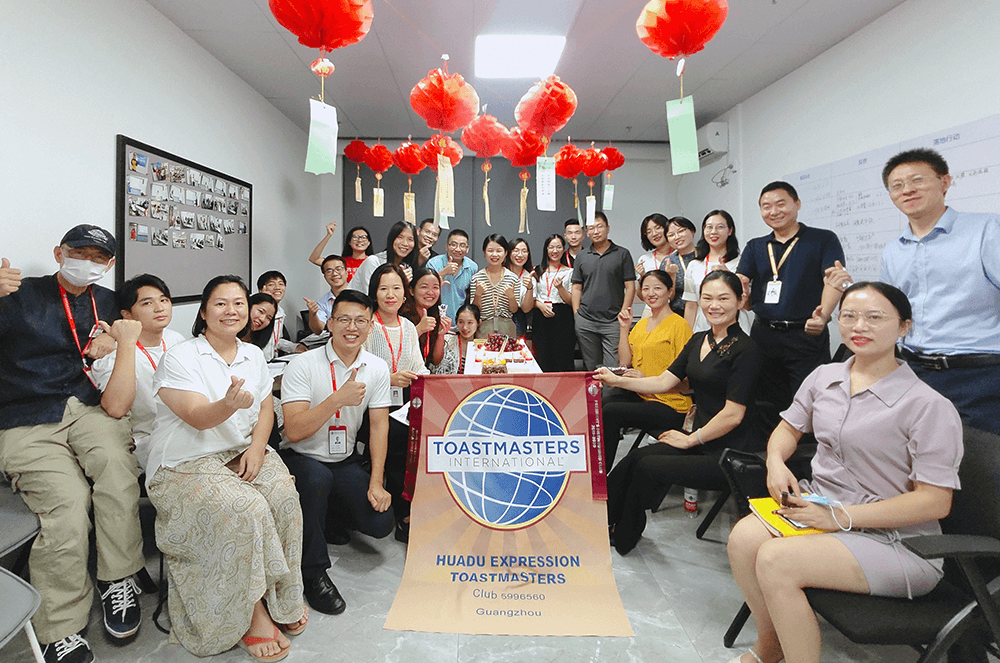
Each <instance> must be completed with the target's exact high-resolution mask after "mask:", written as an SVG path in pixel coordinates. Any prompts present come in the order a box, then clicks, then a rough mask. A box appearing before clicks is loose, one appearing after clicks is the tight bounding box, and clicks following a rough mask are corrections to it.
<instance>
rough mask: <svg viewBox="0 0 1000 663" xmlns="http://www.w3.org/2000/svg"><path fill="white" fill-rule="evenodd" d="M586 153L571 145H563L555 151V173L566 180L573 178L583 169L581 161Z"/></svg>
mask: <svg viewBox="0 0 1000 663" xmlns="http://www.w3.org/2000/svg"><path fill="white" fill-rule="evenodd" d="M586 155H587V153H586V152H585V151H583V150H580V149H578V148H577V147H576V145H573V144H572V143H571V144H569V145H563V146H562V147H560V148H559V151H558V152H557V153H556V175H558V176H559V177H564V178H566V179H568V180H571V179H573V178H574V177H576V176H577V175H579V174H580V171H582V170H583V162H584V160H585V159H586V158H587V156H586Z"/></svg>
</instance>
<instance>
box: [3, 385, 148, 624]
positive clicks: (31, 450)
mask: <svg viewBox="0 0 1000 663" xmlns="http://www.w3.org/2000/svg"><path fill="white" fill-rule="evenodd" d="M0 471H3V472H4V473H6V474H7V475H9V476H10V478H11V482H12V483H13V486H14V488H15V489H16V490H18V491H20V493H21V497H22V498H23V499H24V502H25V504H27V505H28V508H29V509H31V510H32V511H34V512H35V513H36V514H37V515H38V519H39V521H40V523H41V531H40V532H39V533H38V537H37V538H36V539H35V542H34V544H33V545H32V547H31V557H30V558H29V562H28V568H29V570H30V573H31V584H32V585H34V587H35V589H37V590H38V593H39V594H41V596H42V605H41V607H40V608H39V609H38V612H37V613H35V616H34V618H33V619H32V623H33V624H34V627H35V632H36V633H37V635H38V640H39V641H40V642H42V643H49V642H55V641H56V640H60V639H62V638H65V637H66V636H68V635H72V634H74V633H77V632H78V631H80V630H81V629H83V627H84V626H86V625H87V621H88V618H89V616H90V607H91V605H92V603H93V594H94V588H93V586H92V584H91V582H90V576H89V574H88V573H87V553H88V547H89V533H90V506H91V504H93V507H94V524H95V527H96V537H97V578H98V579H99V580H118V579H120V578H124V577H125V576H128V575H131V574H133V573H135V572H136V571H138V570H139V569H140V568H141V567H142V566H143V562H144V560H143V556H142V533H141V531H140V528H139V482H138V477H139V464H138V462H137V461H136V458H135V455H134V454H133V453H132V435H131V431H130V429H129V423H128V418H127V417H125V418H123V419H121V420H118V419H113V418H112V417H109V416H108V415H107V414H106V413H105V412H104V410H102V409H101V408H100V407H91V406H87V405H84V404H83V403H81V402H80V401H79V400H77V399H76V398H70V399H69V401H68V402H67V403H66V410H65V411H64V413H63V418H62V421H60V422H59V423H55V424H41V425H38V426H21V427H18V428H11V429H9V430H4V431H0ZM88 480H89V481H88ZM91 482H92V483H93V486H91Z"/></svg>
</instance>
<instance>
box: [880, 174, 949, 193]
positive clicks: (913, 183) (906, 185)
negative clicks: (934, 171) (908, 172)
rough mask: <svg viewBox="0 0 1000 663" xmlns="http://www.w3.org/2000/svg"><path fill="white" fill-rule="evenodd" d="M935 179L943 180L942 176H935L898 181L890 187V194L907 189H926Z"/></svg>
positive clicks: (914, 177)
mask: <svg viewBox="0 0 1000 663" xmlns="http://www.w3.org/2000/svg"><path fill="white" fill-rule="evenodd" d="M935 179H938V180H939V179H941V176H940V175H935V176H934V177H924V176H923V175H914V176H913V177H910V178H909V179H905V180H896V181H895V182H893V183H892V184H890V185H889V193H899V192H900V191H904V190H906V189H925V188H927V187H929V186H930V185H931V184H932V183H933V182H934V180H935Z"/></svg>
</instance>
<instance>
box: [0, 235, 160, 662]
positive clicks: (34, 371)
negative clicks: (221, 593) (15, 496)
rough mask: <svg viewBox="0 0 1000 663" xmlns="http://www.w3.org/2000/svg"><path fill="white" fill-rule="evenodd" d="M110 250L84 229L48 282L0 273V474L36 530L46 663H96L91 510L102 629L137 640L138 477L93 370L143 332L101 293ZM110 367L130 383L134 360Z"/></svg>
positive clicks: (123, 425) (64, 247)
mask: <svg viewBox="0 0 1000 663" xmlns="http://www.w3.org/2000/svg"><path fill="white" fill-rule="evenodd" d="M115 246H116V244H115V239H114V237H113V236H112V235H111V233H109V232H107V231H106V230H103V229H101V228H98V227H97V226H90V225H79V226H76V227H75V228H73V229H72V230H70V231H69V232H67V233H66V235H65V236H64V237H63V238H62V241H61V242H60V243H59V246H57V247H55V250H54V252H53V254H54V256H55V260H56V262H57V263H59V271H58V272H56V273H55V274H53V275H50V276H42V277H37V278H25V279H22V278H21V272H20V270H18V269H13V268H11V266H10V262H9V261H8V260H7V258H3V259H2V265H0V345H2V346H3V348H4V352H3V353H2V354H0V471H2V472H3V473H5V474H6V475H7V476H9V477H10V479H11V483H12V485H13V487H14V489H15V490H17V491H18V492H20V493H21V496H22V497H23V499H24V501H25V503H26V504H27V505H28V507H29V508H30V509H31V510H32V511H34V512H35V513H36V514H37V515H38V518H39V521H40V524H41V531H40V532H39V534H38V537H37V538H36V539H35V542H34V544H33V545H32V548H31V557H30V559H29V565H30V571H31V582H32V584H33V585H34V586H35V588H36V589H37V590H38V592H39V593H40V594H41V596H42V605H41V607H40V608H39V609H38V612H37V613H35V616H34V619H33V623H34V626H35V631H36V633H37V635H38V639H39V641H40V642H41V643H42V646H43V653H44V656H45V660H46V661H58V662H61V663H78V662H86V661H92V660H93V654H92V653H91V651H90V646H89V645H88V643H87V641H86V640H84V639H83V638H82V637H81V636H80V635H79V632H80V631H81V630H82V629H83V628H84V627H85V626H86V625H87V621H88V618H89V615H90V606H91V603H92V601H93V586H92V584H91V581H90V576H89V574H88V572H87V553H88V547H89V546H88V534H89V531H90V515H89V511H90V507H91V505H92V506H93V510H94V525H95V530H96V532H95V533H96V538H97V587H98V590H99V592H100V595H101V599H102V603H103V606H104V625H105V628H106V629H107V631H108V633H110V634H111V635H112V636H113V637H116V638H127V637H129V636H131V635H133V634H134V633H136V631H138V629H139V618H140V615H139V603H138V601H137V599H136V595H137V594H138V593H140V590H139V587H138V585H137V584H136V582H135V580H134V579H133V577H132V576H133V574H135V573H136V572H137V571H139V570H140V569H141V568H142V567H143V556H142V535H141V532H140V529H139V507H138V501H139V484H138V475H139V466H138V463H137V461H136V458H135V456H134V455H133V453H132V448H131V444H132V438H131V435H130V429H129V425H128V420H127V419H124V420H122V419H115V418H113V417H111V416H109V415H108V414H107V413H106V412H105V411H104V410H103V409H102V408H101V392H100V391H99V390H98V389H97V387H96V386H95V385H94V380H93V379H92V376H91V366H90V364H91V362H92V361H93V359H94V358H96V357H97V356H98V354H100V353H99V352H98V350H97V347H98V346H99V345H101V344H102V343H104V344H110V339H114V340H115V341H118V342H121V343H123V344H129V345H131V344H134V343H135V339H136V338H137V337H138V333H139V332H140V331H141V323H140V322H138V321H135V320H120V319H118V318H119V317H120V316H119V314H118V313H117V307H116V306H115V296H114V293H113V292H112V291H111V290H109V289H107V288H103V287H101V286H99V285H96V284H97V282H98V281H99V280H101V278H102V277H103V276H104V275H105V274H107V273H108V272H109V271H110V270H111V268H112V267H113V266H114V256H115ZM136 326H138V329H136ZM102 330H103V331H104V332H106V334H104V335H103V338H101V339H100V340H96V341H95V339H97V338H98V335H99V333H100V331H102ZM115 361H116V369H120V370H122V371H125V372H128V371H129V370H130V369H131V371H132V374H133V375H134V372H135V366H134V362H135V353H134V352H119V353H118V354H117V358H116V360H115ZM118 362H121V363H122V365H121V366H118V365H117V363H118ZM129 362H131V366H129V365H128V364H129Z"/></svg>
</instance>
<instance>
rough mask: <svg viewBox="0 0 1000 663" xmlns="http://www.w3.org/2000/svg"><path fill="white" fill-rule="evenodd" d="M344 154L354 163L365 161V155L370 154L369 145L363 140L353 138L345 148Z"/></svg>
mask: <svg viewBox="0 0 1000 663" xmlns="http://www.w3.org/2000/svg"><path fill="white" fill-rule="evenodd" d="M344 156H345V157H347V158H348V159H350V160H351V161H353V162H354V163H358V164H361V163H364V162H365V157H366V156H368V146H367V145H365V142H364V141H363V140H352V141H351V142H350V143H348V144H347V146H346V147H345V148H344Z"/></svg>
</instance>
